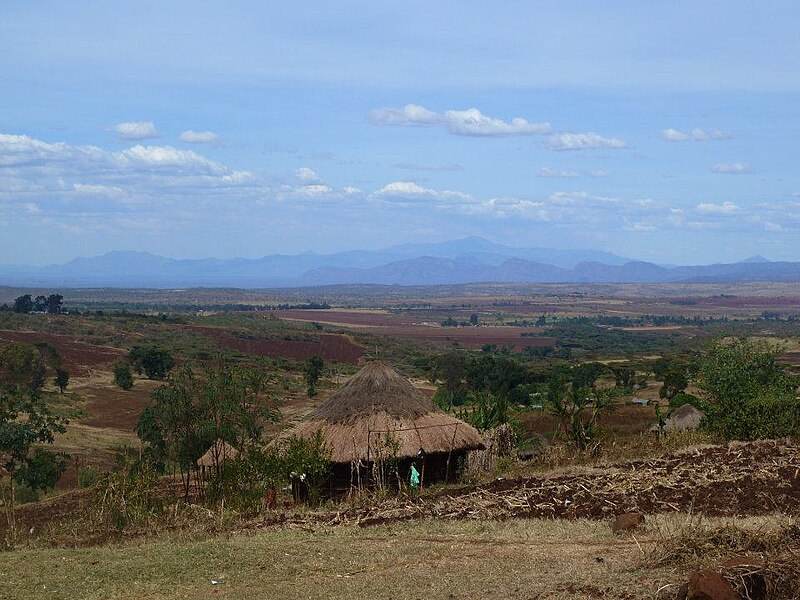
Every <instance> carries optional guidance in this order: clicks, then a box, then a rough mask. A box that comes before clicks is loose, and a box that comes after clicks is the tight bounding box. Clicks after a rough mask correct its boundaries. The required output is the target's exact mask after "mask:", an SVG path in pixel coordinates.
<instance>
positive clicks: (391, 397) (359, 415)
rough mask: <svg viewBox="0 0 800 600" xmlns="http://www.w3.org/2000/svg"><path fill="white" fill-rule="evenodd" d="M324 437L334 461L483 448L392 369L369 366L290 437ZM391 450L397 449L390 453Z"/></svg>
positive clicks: (463, 425) (478, 437) (468, 430)
mask: <svg viewBox="0 0 800 600" xmlns="http://www.w3.org/2000/svg"><path fill="white" fill-rule="evenodd" d="M318 431H321V432H322V435H323V438H324V440H325V443H326V445H327V446H328V448H329V449H330V451H331V459H332V460H333V462H341V463H344V462H357V461H359V460H361V461H373V460H376V459H378V458H381V457H384V458H385V457H386V453H387V452H388V453H390V454H391V455H392V456H394V457H396V458H411V457H415V456H417V454H418V452H419V450H420V449H422V450H424V451H425V453H427V454H433V453H445V452H453V451H459V450H476V449H479V448H483V438H482V436H481V435H480V433H478V431H477V430H476V429H475V428H474V427H472V426H471V425H468V424H467V423H465V422H464V421H461V420H460V419H457V418H455V417H453V416H452V415H449V414H447V413H446V412H444V411H443V410H441V409H440V408H439V407H438V406H436V404H435V403H434V402H433V400H431V399H430V398H428V397H427V396H426V395H425V394H423V393H422V392H421V391H419V390H418V389H417V388H415V387H414V386H413V385H411V383H410V382H409V381H408V380H407V379H405V378H404V377H402V376H400V375H399V374H398V373H397V372H396V371H394V370H393V369H392V368H391V367H389V366H388V365H386V364H384V363H382V362H380V361H375V362H371V363H368V364H367V365H366V366H365V367H364V368H363V369H361V370H360V371H359V372H358V373H357V374H356V375H354V376H353V377H352V378H351V379H350V380H349V381H347V382H346V383H345V384H344V385H343V386H341V387H340V388H339V389H338V390H336V391H335V392H334V393H333V394H332V395H331V396H330V398H328V399H327V400H326V401H325V402H323V403H322V404H321V405H320V406H318V407H317V408H316V409H315V410H313V411H312V412H311V413H310V414H309V415H308V416H307V417H306V418H305V420H304V421H303V422H301V423H300V424H299V425H297V426H296V427H295V428H293V429H290V430H287V431H285V432H283V433H282V434H281V435H280V436H279V437H278V440H285V439H287V438H289V437H290V436H293V435H295V436H300V437H311V436H313V435H316V433H317V432H318ZM388 446H391V447H390V448H388Z"/></svg>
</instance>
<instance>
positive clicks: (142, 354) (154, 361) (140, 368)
mask: <svg viewBox="0 0 800 600" xmlns="http://www.w3.org/2000/svg"><path fill="white" fill-rule="evenodd" d="M128 360H129V361H130V363H131V364H132V365H133V368H134V369H136V372H137V373H139V374H140V375H141V374H142V373H144V374H145V376H146V377H147V378H148V379H166V377H167V375H169V372H170V371H171V370H172V368H173V367H174V366H175V359H174V358H172V355H170V353H169V352H167V351H166V350H164V349H163V348H158V347H157V346H147V347H141V346H135V347H134V348H133V349H131V351H130V352H129V353H128Z"/></svg>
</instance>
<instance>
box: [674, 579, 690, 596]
mask: <svg viewBox="0 0 800 600" xmlns="http://www.w3.org/2000/svg"><path fill="white" fill-rule="evenodd" d="M688 595H689V584H688V583H682V584H681V587H679V588H678V593H677V594H676V596H675V598H676V600H686V596H688Z"/></svg>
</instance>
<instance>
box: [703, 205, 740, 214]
mask: <svg viewBox="0 0 800 600" xmlns="http://www.w3.org/2000/svg"><path fill="white" fill-rule="evenodd" d="M697 212H700V213H706V214H714V215H730V214H733V213H736V212H739V206H738V205H736V204H734V203H733V202H723V203H722V204H714V203H711V202H705V203H702V204H698V205H697Z"/></svg>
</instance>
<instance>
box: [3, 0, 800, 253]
mask: <svg viewBox="0 0 800 600" xmlns="http://www.w3.org/2000/svg"><path fill="white" fill-rule="evenodd" d="M3 13H4V14H3V18H2V19H0V263H6V264H15V263H16V264H31V263H32V264H41V263H51V262H61V261H64V260H68V259H70V258H73V257H75V256H88V255H95V254H100V253H103V252H106V251H109V250H147V251H150V252H154V253H157V254H162V255H166V256H173V257H203V256H217V257H231V256H248V257H257V256H262V255H265V254H271V253H276V252H283V253H294V252H302V251H306V250H311V251H317V252H332V251H338V250H344V249H352V248H377V247H384V246H387V245H391V244H395V243H403V242H413V241H436V240H442V239H452V238H456V237H463V236H467V235H480V236H484V237H486V238H489V239H492V240H495V241H500V242H504V243H508V244H511V245H518V246H553V247H561V248H596V249H602V250H608V251H612V252H616V253H619V254H623V255H625V256H633V257H637V258H642V259H646V260H652V261H656V262H663V263H691V264H695V263H705V262H714V261H735V260H739V259H741V258H744V257H746V256H748V255H752V254H756V253H758V254H763V255H765V256H767V257H769V258H771V259H784V260H800V243H799V242H800V176H798V172H797V164H798V158H797V157H798V149H799V148H798V139H800V36H798V35H797V34H796V29H797V24H798V23H800V4H798V3H796V2H769V1H766V2H759V3H753V2H711V1H709V2H696V1H695V2H681V1H677V2H669V3H656V2H633V1H631V2H621V1H610V2H603V3H595V2H564V1H561V2H535V1H534V2H501V3H497V2H494V3H488V2H469V1H462V2H457V3H456V2H439V3H430V2H427V3H425V2H403V3H391V5H390V4H389V3H376V2H336V3H332V2H319V3H318V2H305V3H285V2H281V3H277V2H243V1H230V2H226V3H224V5H223V4H222V3H210V2H198V1H193V2H164V1H162V2H148V1H142V0H139V1H137V2H126V1H117V2H113V3H98V2H83V1H73V2H69V3H64V2H36V1H26V2H22V1H14V0H12V1H9V2H5V3H4V5H3Z"/></svg>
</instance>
